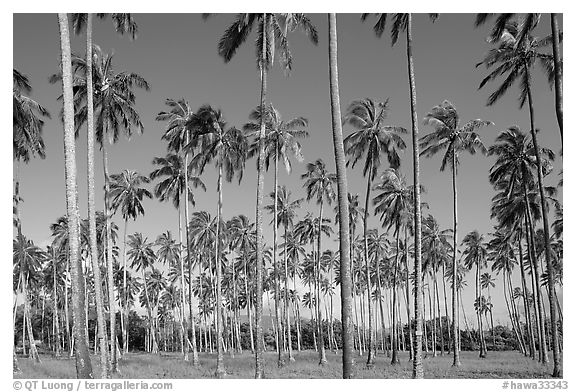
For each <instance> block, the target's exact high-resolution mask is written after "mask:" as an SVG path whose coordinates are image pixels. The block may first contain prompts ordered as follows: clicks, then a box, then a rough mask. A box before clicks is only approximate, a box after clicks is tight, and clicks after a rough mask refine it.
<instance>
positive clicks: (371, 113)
mask: <svg viewBox="0 0 576 392" xmlns="http://www.w3.org/2000/svg"><path fill="white" fill-rule="evenodd" d="M388 111H389V108H388V100H386V101H385V102H378V103H376V102H375V101H374V100H372V99H370V98H365V99H363V100H358V101H353V102H352V103H351V104H350V105H349V106H348V109H347V111H346V116H345V117H344V123H345V124H350V125H351V126H352V127H353V128H354V129H355V131H354V132H352V133H351V134H350V135H348V136H346V138H345V139H344V149H345V151H346V155H348V156H350V159H349V160H348V162H347V163H346V164H347V165H349V164H350V163H351V164H352V168H354V166H355V165H356V163H358V161H359V160H360V159H361V158H362V157H363V156H364V154H366V159H365V160H364V169H363V175H364V177H366V175H368V178H367V185H366V199H365V203H364V220H363V222H364V263H365V267H366V273H367V274H368V264H369V261H368V259H369V258H368V235H367V232H368V202H369V200H370V191H371V189H372V181H373V180H374V178H375V177H376V174H377V173H378V168H379V167H380V163H381V161H380V157H381V155H384V154H385V155H386V156H387V158H388V164H389V165H390V167H392V168H394V169H396V168H398V167H400V156H399V153H400V151H401V150H403V149H404V148H406V144H405V143H404V140H403V139H402V137H401V136H400V134H402V133H406V130H405V129H404V128H402V127H397V126H389V125H385V124H384V123H383V121H384V120H386V118H387V117H388ZM366 282H367V289H368V292H370V293H371V292H372V288H371V285H370V279H367V280H366ZM372 313H373V311H372V303H371V301H368V359H367V361H366V366H368V367H372V366H373V365H374V336H373V335H374V332H373V329H372V325H373V315H372Z"/></svg>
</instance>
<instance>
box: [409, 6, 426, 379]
mask: <svg viewBox="0 0 576 392" xmlns="http://www.w3.org/2000/svg"><path fill="white" fill-rule="evenodd" d="M406 57H407V58H408V80H409V83H410V109H411V118H412V161H413V163H412V164H413V171H414V274H415V276H416V279H415V280H414V319H415V320H416V331H415V335H416V339H415V340H416V342H415V351H414V363H413V368H412V377H413V378H423V377H424V368H423V365H422V317H421V309H422V280H421V279H419V277H421V276H422V258H421V252H422V249H421V248H422V242H421V235H422V228H421V212H420V160H419V157H420V153H419V146H418V115H417V112H416V82H415V81H414V61H413V59H412V14H408V21H407V26H406Z"/></svg>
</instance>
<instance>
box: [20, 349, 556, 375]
mask: <svg viewBox="0 0 576 392" xmlns="http://www.w3.org/2000/svg"><path fill="white" fill-rule="evenodd" d="M326 355H327V358H328V364H326V365H325V366H319V365H318V356H317V354H316V353H315V352H312V351H305V352H301V353H296V352H295V353H294V356H295V358H296V362H292V363H287V364H286V366H284V367H283V368H281V369H279V368H278V367H277V366H276V360H275V358H276V357H275V355H274V354H273V353H270V352H268V353H265V355H264V358H265V372H266V378H304V379H306V378H340V377H341V374H342V373H341V372H342V360H341V356H340V354H338V355H337V354H333V353H328V352H327V353H326ZM400 358H401V364H400V365H397V366H392V365H390V358H387V357H386V356H385V355H383V354H381V355H379V356H377V357H376V365H375V366H374V367H373V368H372V369H367V368H366V366H365V361H366V357H365V356H364V357H357V358H356V372H355V373H356V375H355V377H356V378H411V376H412V363H411V362H410V361H408V355H407V353H401V356H400ZM41 359H42V363H41V364H35V363H34V362H33V361H31V360H30V359H28V358H19V360H18V361H19V365H20V369H21V370H22V373H20V374H17V375H15V376H14V377H15V378H26V379H30V378H75V375H76V370H75V366H74V360H73V359H69V358H67V357H66V358H65V359H54V358H52V357H50V356H44V357H42V358H41ZM461 360H462V366H461V367H460V368H458V369H455V368H452V366H451V365H452V357H451V356H449V355H444V356H442V357H440V356H438V357H436V358H433V357H431V356H429V357H427V358H425V359H424V373H425V378H513V379H514V378H516V379H518V378H549V377H550V374H551V373H552V366H551V365H550V364H548V365H546V366H544V365H540V364H538V362H537V361H533V360H531V359H529V358H527V357H524V356H523V355H521V354H520V353H518V352H510V351H508V352H489V353H488V358H485V359H480V358H478V353H477V352H462V353H461ZM200 363H201V367H200V368H198V369H195V368H194V367H192V365H191V363H185V362H184V361H183V360H182V359H181V356H180V355H178V354H174V353H169V354H164V353H162V354H160V355H152V354H144V353H133V354H128V355H126V356H124V357H123V358H122V360H121V361H120V371H121V372H122V374H121V375H119V376H118V377H119V378H135V379H141V378H176V379H178V378H213V377H214V373H215V370H216V354H204V353H201V354H200ZM224 363H225V367H226V372H227V378H253V377H254V361H253V357H252V355H251V354H250V353H249V352H245V353H243V354H242V355H238V354H236V355H235V357H234V358H231V357H230V356H229V355H225V357H224ZM92 366H94V374H95V375H98V358H97V357H96V356H93V357H92Z"/></svg>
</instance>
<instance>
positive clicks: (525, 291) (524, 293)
mask: <svg viewBox="0 0 576 392" xmlns="http://www.w3.org/2000/svg"><path fill="white" fill-rule="evenodd" d="M518 234H519V235H518V253H519V256H520V257H519V259H520V262H519V263H518V266H519V267H520V274H521V276H522V298H523V302H524V317H525V319H526V326H527V328H528V338H529V339H530V346H529V350H530V358H532V359H535V358H536V342H535V340H534V330H533V329H532V317H531V315H530V304H529V303H528V289H527V287H526V272H525V271H524V260H523V252H522V228H521V227H520V229H519V231H518Z"/></svg>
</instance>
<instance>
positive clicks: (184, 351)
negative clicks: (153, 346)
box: [178, 206, 190, 361]
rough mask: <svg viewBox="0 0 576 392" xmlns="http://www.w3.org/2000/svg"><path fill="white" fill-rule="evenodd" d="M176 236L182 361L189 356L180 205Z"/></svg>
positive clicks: (187, 359) (186, 359)
mask: <svg viewBox="0 0 576 392" xmlns="http://www.w3.org/2000/svg"><path fill="white" fill-rule="evenodd" d="M178 237H179V239H180V242H179V243H178V254H179V256H180V257H179V260H178V261H179V263H180V265H179V267H180V286H182V288H181V290H180V334H181V336H182V355H183V359H184V361H189V360H190V358H189V356H188V343H190V342H189V340H188V328H187V325H186V314H185V309H186V295H185V292H186V279H185V277H184V248H183V247H182V243H183V239H182V213H181V210H180V206H179V207H178Z"/></svg>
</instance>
